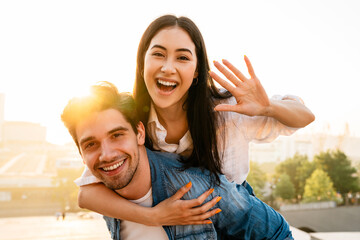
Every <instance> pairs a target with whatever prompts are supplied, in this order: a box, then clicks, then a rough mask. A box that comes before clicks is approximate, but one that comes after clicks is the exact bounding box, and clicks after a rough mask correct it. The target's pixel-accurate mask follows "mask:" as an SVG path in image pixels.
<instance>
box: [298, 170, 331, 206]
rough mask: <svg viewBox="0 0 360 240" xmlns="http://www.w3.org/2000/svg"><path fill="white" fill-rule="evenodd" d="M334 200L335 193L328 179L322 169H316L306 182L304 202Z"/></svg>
mask: <svg viewBox="0 0 360 240" xmlns="http://www.w3.org/2000/svg"><path fill="white" fill-rule="evenodd" d="M331 200H336V192H335V190H334V188H333V183H332V181H331V179H330V177H329V176H328V175H327V173H326V172H325V171H323V170H322V169H316V170H315V171H314V172H313V173H312V174H311V177H310V178H308V179H307V180H306V185H305V191H304V199H303V201H304V202H317V201H331Z"/></svg>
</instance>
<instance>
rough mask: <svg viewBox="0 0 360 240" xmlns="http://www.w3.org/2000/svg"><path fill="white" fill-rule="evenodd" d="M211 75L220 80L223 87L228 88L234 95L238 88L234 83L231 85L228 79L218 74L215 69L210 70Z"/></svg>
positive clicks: (217, 80)
mask: <svg viewBox="0 0 360 240" xmlns="http://www.w3.org/2000/svg"><path fill="white" fill-rule="evenodd" d="M209 74H210V76H211V77H212V78H213V79H214V80H215V81H216V82H218V83H219V84H220V85H221V86H222V87H223V88H225V89H226V90H228V91H229V92H230V93H231V94H232V95H234V90H235V89H236V88H235V87H234V86H233V85H231V84H230V83H229V82H228V81H226V80H224V79H222V78H221V77H220V76H219V75H217V74H216V73H215V72H213V71H209Z"/></svg>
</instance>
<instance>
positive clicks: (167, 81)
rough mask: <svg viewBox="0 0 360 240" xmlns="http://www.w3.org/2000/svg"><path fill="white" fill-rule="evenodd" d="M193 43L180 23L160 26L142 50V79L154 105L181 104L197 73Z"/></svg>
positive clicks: (160, 106)
mask: <svg viewBox="0 0 360 240" xmlns="http://www.w3.org/2000/svg"><path fill="white" fill-rule="evenodd" d="M196 66H197V58H196V52H195V44H194V43H193V41H192V40H191V38H190V36H189V35H188V33H187V32H186V31H185V30H183V29H182V28H179V27H169V28H164V29H162V30H160V31H159V32H158V33H157V34H156V35H155V36H154V37H153V38H152V40H151V42H150V45H149V48H148V50H147V51H146V53H145V61H144V79H145V84H146V88H147V90H148V92H149V94H150V97H151V99H152V101H153V102H154V104H155V106H156V107H157V108H161V109H166V108H169V107H172V106H176V105H179V106H182V104H183V103H184V101H185V100H186V98H187V92H188V90H189V88H190V86H191V84H192V82H193V79H194V78H196V77H197V72H196Z"/></svg>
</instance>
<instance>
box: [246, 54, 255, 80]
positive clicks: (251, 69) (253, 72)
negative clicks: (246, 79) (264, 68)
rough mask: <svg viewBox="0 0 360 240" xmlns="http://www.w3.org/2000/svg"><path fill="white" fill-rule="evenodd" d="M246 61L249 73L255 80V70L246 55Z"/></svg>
mask: <svg viewBox="0 0 360 240" xmlns="http://www.w3.org/2000/svg"><path fill="white" fill-rule="evenodd" d="M244 60H245V63H246V66H247V68H248V72H249V74H250V76H251V78H255V77H256V76H255V71H254V68H253V67H252V65H251V62H250V60H249V58H248V57H247V56H246V55H245V56H244Z"/></svg>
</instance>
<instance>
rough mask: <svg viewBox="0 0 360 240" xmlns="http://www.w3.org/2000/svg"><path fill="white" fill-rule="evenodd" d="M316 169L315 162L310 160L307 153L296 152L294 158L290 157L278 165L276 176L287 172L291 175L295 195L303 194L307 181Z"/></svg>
mask: <svg viewBox="0 0 360 240" xmlns="http://www.w3.org/2000/svg"><path fill="white" fill-rule="evenodd" d="M314 170H315V164H314V163H313V162H309V160H308V157H307V156H306V155H299V154H295V155H294V156H293V157H292V158H288V159H286V160H285V161H283V162H282V163H280V164H279V165H278V166H277V167H276V178H277V179H279V177H280V175H282V174H286V175H288V176H289V177H290V181H291V183H292V184H293V186H294V189H295V194H294V196H295V197H296V196H299V198H301V196H302V195H303V193H304V187H305V181H306V179H307V178H308V177H309V176H310V175H311V173H312V172H313V171H314Z"/></svg>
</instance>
